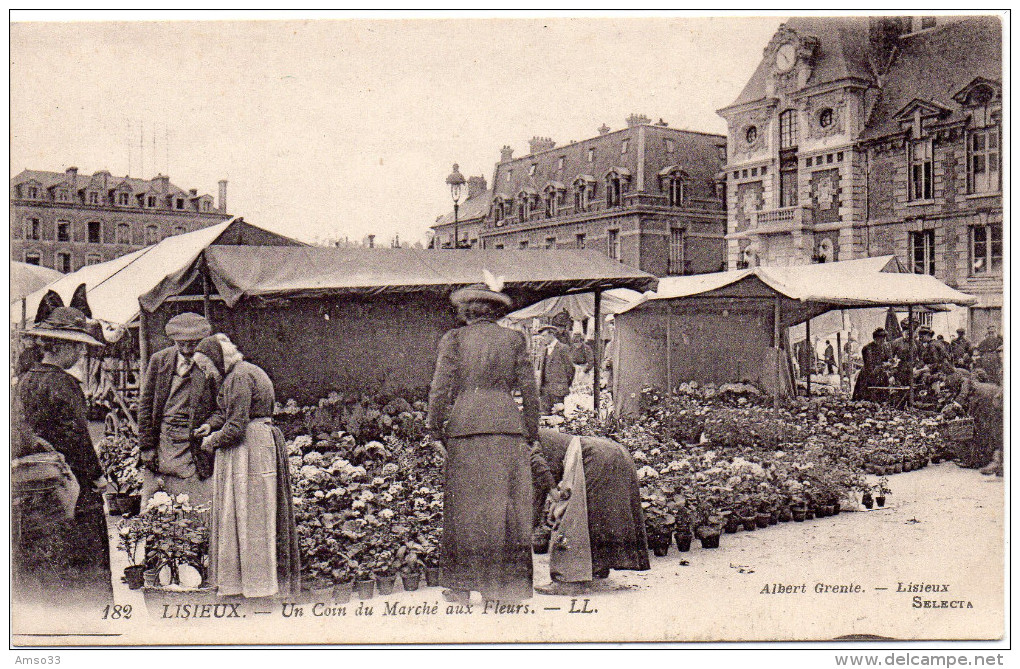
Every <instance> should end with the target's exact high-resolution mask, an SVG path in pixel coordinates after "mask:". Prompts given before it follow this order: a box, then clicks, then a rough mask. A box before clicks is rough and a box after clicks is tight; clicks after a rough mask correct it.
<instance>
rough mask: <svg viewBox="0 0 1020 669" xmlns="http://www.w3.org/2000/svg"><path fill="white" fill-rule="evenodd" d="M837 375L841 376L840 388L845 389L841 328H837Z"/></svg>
mask: <svg viewBox="0 0 1020 669" xmlns="http://www.w3.org/2000/svg"><path fill="white" fill-rule="evenodd" d="M840 325H841V326H842V323H841V324H840ZM836 376H838V377H839V389H840V390H843V333H842V331H840V330H836Z"/></svg>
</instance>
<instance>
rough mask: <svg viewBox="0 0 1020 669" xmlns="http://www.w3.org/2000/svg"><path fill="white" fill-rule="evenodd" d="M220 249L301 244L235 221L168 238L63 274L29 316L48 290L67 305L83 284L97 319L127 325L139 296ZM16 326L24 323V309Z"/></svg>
mask: <svg viewBox="0 0 1020 669" xmlns="http://www.w3.org/2000/svg"><path fill="white" fill-rule="evenodd" d="M218 244H244V245H248V244H276V245H287V244H293V245H300V244H301V243H300V242H297V241H295V240H292V239H289V238H287V237H284V236H283V235H278V234H276V233H273V232H270V231H269V230H264V229H262V228H260V227H258V226H255V225H252V224H250V223H246V222H245V221H244V220H243V219H241V218H240V217H237V218H232V219H230V220H229V221H224V222H223V223H217V224H216V225H211V226H209V227H208V228H202V229H201V230H195V231H194V232H187V233H184V234H181V235H174V236H172V237H167V238H166V239H164V240H163V241H161V242H159V243H158V244H153V245H152V246H146V247H145V248H143V249H139V250H137V251H134V252H132V253H128V254H127V255H123V256H121V257H119V258H114V259H113V260H110V261H107V262H104V263H99V264H98V265H88V266H86V267H82V268H81V269H80V270H78V271H77V272H72V273H71V274H64V275H62V276H61V278H60V279H58V280H57V281H55V282H53V283H52V284H50V285H47V286H46V287H44V288H41V289H39V290H37V291H35V292H33V293H32V294H30V295H28V297H27V304H26V315H27V319H28V321H29V322H31V321H32V320H33V319H34V318H35V312H36V310H37V309H38V308H39V302H40V301H42V298H43V295H45V294H46V291H47V290H54V291H56V293H57V294H58V295H60V297H61V299H62V300H63V301H64V304H68V303H69V302H70V300H71V296H72V295H73V294H74V291H75V289H76V288H77V287H78V286H80V285H81V284H85V290H86V295H87V296H88V301H89V307H91V309H92V316H93V318H95V319H97V320H100V321H104V322H106V323H109V324H112V325H127V324H129V323H131V322H132V321H134V320H135V318H136V317H137V315H138V296H139V295H142V294H144V293H147V292H148V291H150V290H152V289H153V287H155V286H156V285H157V284H159V283H160V281H162V280H163V279H164V278H165V277H166V276H168V275H170V274H175V273H177V272H179V271H180V270H181V269H182V268H187V267H189V266H190V265H191V264H192V263H193V262H194V261H195V259H196V258H198V257H199V255H200V254H201V252H202V250H203V249H206V248H209V247H210V246H213V245H218ZM15 310H16V311H17V317H16V318H14V320H15V321H18V322H20V320H21V314H20V312H21V307H20V305H15V307H12V315H13V314H14V311H15Z"/></svg>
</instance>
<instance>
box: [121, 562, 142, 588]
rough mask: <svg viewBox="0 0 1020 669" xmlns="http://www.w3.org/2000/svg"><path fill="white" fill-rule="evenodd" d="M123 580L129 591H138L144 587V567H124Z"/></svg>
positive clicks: (139, 565) (137, 565) (138, 565)
mask: <svg viewBox="0 0 1020 669" xmlns="http://www.w3.org/2000/svg"><path fill="white" fill-rule="evenodd" d="M124 580H126V581H127V586H128V588H130V589H131V590H139V589H141V587H142V586H143V585H145V565H141V564H136V565H131V566H130V567H124Z"/></svg>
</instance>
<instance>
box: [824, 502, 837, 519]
mask: <svg viewBox="0 0 1020 669" xmlns="http://www.w3.org/2000/svg"><path fill="white" fill-rule="evenodd" d="M834 509H835V507H834V506H832V505H830V504H826V505H825V506H823V507H822V513H823V514H824V516H823V517H828V516H834V515H836V512H835V511H834Z"/></svg>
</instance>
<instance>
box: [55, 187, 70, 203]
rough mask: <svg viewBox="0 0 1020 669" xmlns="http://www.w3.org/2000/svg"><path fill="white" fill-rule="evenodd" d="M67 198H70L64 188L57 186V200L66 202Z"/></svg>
mask: <svg viewBox="0 0 1020 669" xmlns="http://www.w3.org/2000/svg"><path fill="white" fill-rule="evenodd" d="M69 199H70V196H69V194H68V192H67V189H66V188H58V189H57V202H67V201H68V200H69Z"/></svg>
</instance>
